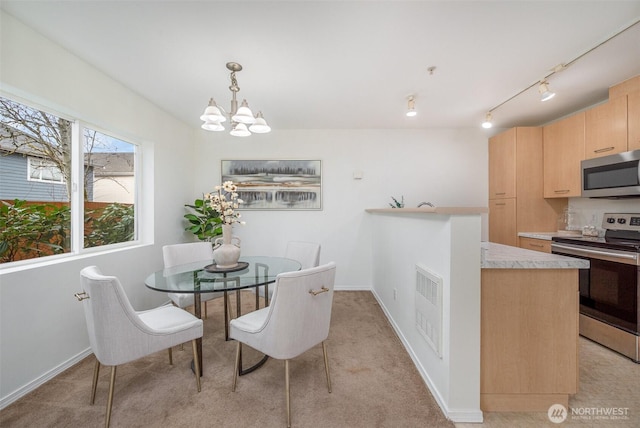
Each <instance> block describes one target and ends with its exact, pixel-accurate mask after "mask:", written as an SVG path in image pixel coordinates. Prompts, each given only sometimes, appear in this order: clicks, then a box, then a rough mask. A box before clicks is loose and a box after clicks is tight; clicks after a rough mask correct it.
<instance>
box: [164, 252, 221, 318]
mask: <svg viewBox="0 0 640 428" xmlns="http://www.w3.org/2000/svg"><path fill="white" fill-rule="evenodd" d="M162 258H163V260H164V268H165V269H167V268H170V267H174V266H178V265H184V264H187V263H191V262H197V261H200V260H209V261H210V263H213V247H212V245H211V243H210V242H189V243H186V244H172V245H165V246H164V247H162ZM167 294H168V296H169V298H170V299H171V301H172V302H173V303H174V304H175V305H176V306H177V307H179V308H183V309H184V308H186V307H189V306H193V304H194V297H193V293H167ZM222 296H224V293H222V292H216V293H201V294H200V301H201V302H202V303H201V304H202V306H204V317H205V318H207V301H208V300H212V299H216V298H218V297H222Z"/></svg>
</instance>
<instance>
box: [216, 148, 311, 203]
mask: <svg viewBox="0 0 640 428" xmlns="http://www.w3.org/2000/svg"><path fill="white" fill-rule="evenodd" d="M221 162H222V165H221V169H220V170H221V178H222V183H224V182H225V181H233V182H234V184H236V186H238V195H239V197H240V199H242V201H243V203H242V206H241V207H240V209H241V210H287V211H289V210H322V161H320V160H306V159H293V160H266V159H265V160H252V159H246V160H222V161H221Z"/></svg>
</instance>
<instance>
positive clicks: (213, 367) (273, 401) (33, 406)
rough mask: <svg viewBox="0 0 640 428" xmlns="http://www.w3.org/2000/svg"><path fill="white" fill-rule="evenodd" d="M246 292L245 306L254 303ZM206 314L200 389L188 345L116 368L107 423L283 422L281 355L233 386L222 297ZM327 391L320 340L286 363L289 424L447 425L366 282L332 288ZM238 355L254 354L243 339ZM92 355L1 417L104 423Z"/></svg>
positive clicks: (11, 422) (47, 423)
mask: <svg viewBox="0 0 640 428" xmlns="http://www.w3.org/2000/svg"><path fill="white" fill-rule="evenodd" d="M252 298H253V294H249V293H245V294H244V296H243V307H244V308H247V310H249V308H251V305H252V304H253V302H254V300H253V299H252ZM208 312H209V318H208V319H207V320H205V337H204V341H203V342H204V343H203V347H204V352H203V358H204V376H203V377H202V392H201V393H197V390H196V385H195V380H194V377H193V375H192V373H191V370H190V362H191V347H190V346H185V347H184V350H179V349H174V365H173V366H170V365H169V364H168V357H167V353H166V352H159V353H157V354H154V355H152V356H150V357H147V358H144V359H141V360H138V361H136V362H132V363H129V364H125V365H123V366H121V367H119V368H118V372H117V377H116V388H115V395H114V405H113V414H112V418H111V426H112V427H114V428H116V427H160V426H162V427H191V428H197V427H243V428H244V427H280V426H285V425H286V416H285V415H286V414H285V395H284V394H285V391H284V363H283V362H282V361H277V360H269V361H268V362H267V363H266V364H265V365H264V366H263V367H262V368H260V369H259V370H257V371H255V372H253V373H250V374H248V375H245V376H242V377H240V378H239V379H238V387H237V390H236V392H235V393H234V392H231V380H232V374H233V360H234V355H235V346H236V344H235V342H234V341H229V342H225V341H224V332H223V320H222V314H223V312H222V305H221V299H216V300H214V301H211V302H209V311H208ZM327 343H328V349H329V364H330V367H331V380H332V386H333V392H332V393H331V394H329V393H328V391H327V386H326V378H325V375H324V368H323V362H322V348H321V347H320V346H318V347H316V348H314V349H312V350H310V351H309V352H307V353H305V354H303V355H302V356H300V357H298V358H297V359H294V360H293V361H292V362H291V364H290V370H291V397H292V404H291V406H292V426H294V427H326V428H329V427H393V428H395V427H453V426H454V425H453V423H452V422H450V421H449V420H447V419H446V418H445V417H444V416H443V414H442V412H441V410H440V408H439V407H438V406H437V404H436V403H435V401H434V399H433V397H432V396H431V394H430V393H429V391H428V389H427V387H426V386H425V384H424V382H423V381H422V379H421V377H420V375H419V374H418V371H417V369H416V368H415V366H414V365H413V363H412V361H411V359H410V357H409V356H408V355H407V353H406V351H405V350H404V348H403V346H402V344H401V343H400V340H399V339H398V337H397V336H396V335H395V333H394V331H393V329H392V328H391V326H390V325H389V323H388V321H387V320H386V318H385V316H384V314H383V313H382V310H381V309H380V307H379V305H378V304H377V302H376V300H375V299H374V297H373V295H372V294H371V293H370V292H354V291H349V292H336V293H335V294H334V305H333V314H332V323H331V330H330V334H329V340H328V342H327ZM244 349H245V352H244V353H243V359H244V360H245V361H246V362H250V361H252V359H253V360H255V359H256V358H258V357H259V355H257V354H256V353H255V352H251V350H250V349H248V348H247V347H245V348H244ZM94 361H95V360H94V358H93V356H91V357H89V358H87V359H85V360H83V361H82V362H80V363H79V364H77V365H76V366H74V367H72V368H70V369H69V370H67V371H65V372H64V373H62V374H61V375H59V376H57V377H56V378H55V379H53V380H51V381H49V382H47V383H46V384H45V385H43V386H41V387H40V388H38V389H37V390H35V391H33V392H32V393H30V394H28V395H27V396H25V397H23V398H22V399H20V400H18V401H16V402H15V403H13V404H12V405H10V406H8V407H7V408H5V409H4V410H3V411H2V412H0V426H2V427H3V428H5V427H7V428H8V427H30V428H34V427H37V428H39V427H100V426H104V415H105V408H106V399H107V391H108V385H109V380H108V379H109V369H108V368H103V369H102V371H101V376H100V381H99V385H98V392H97V397H96V404H95V405H94V406H91V405H89V398H90V389H91V377H92V372H93V365H94Z"/></svg>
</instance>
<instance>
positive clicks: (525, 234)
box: [518, 230, 582, 241]
mask: <svg viewBox="0 0 640 428" xmlns="http://www.w3.org/2000/svg"><path fill="white" fill-rule="evenodd" d="M518 236H521V237H523V238H533V239H544V240H545V241H551V238H553V237H554V236H582V232H581V231H579V230H576V231H571V232H519V233H518Z"/></svg>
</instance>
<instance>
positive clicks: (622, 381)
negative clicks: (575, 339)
mask: <svg viewBox="0 0 640 428" xmlns="http://www.w3.org/2000/svg"><path fill="white" fill-rule="evenodd" d="M579 346H580V353H579V370H580V375H579V376H580V384H579V390H578V393H577V394H575V395H573V396H571V397H569V412H571V409H575V410H576V411H577V412H578V413H577V414H576V415H571V413H570V414H569V416H568V417H567V419H566V420H565V421H564V422H562V423H560V424H556V423H552V422H551V421H550V420H549V418H548V416H547V414H546V413H545V412H530V413H511V412H505V413H498V412H484V422H483V423H482V424H464V423H456V424H455V425H456V428H514V427H517V428H529V427H530V428H538V427H550V428H551V427H571V428H591V427H593V428H638V427H640V364H636V363H634V362H633V361H631V360H630V359H628V358H626V357H623V356H622V355H620V354H617V353H615V352H613V351H611V350H610V349H607V348H605V347H604V346H601V345H599V344H597V343H595V342H592V341H590V340H588V339H585V338H584V337H580V340H579ZM614 408H615V409H626V410H622V412H624V413H626V414H625V415H620V417H613V416H611V417H609V416H607V415H604V414H602V412H609V411H611V409H614ZM589 411H591V412H592V413H594V414H593V415H585V413H587V412H589ZM595 412H601V414H600V415H597V414H595Z"/></svg>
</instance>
